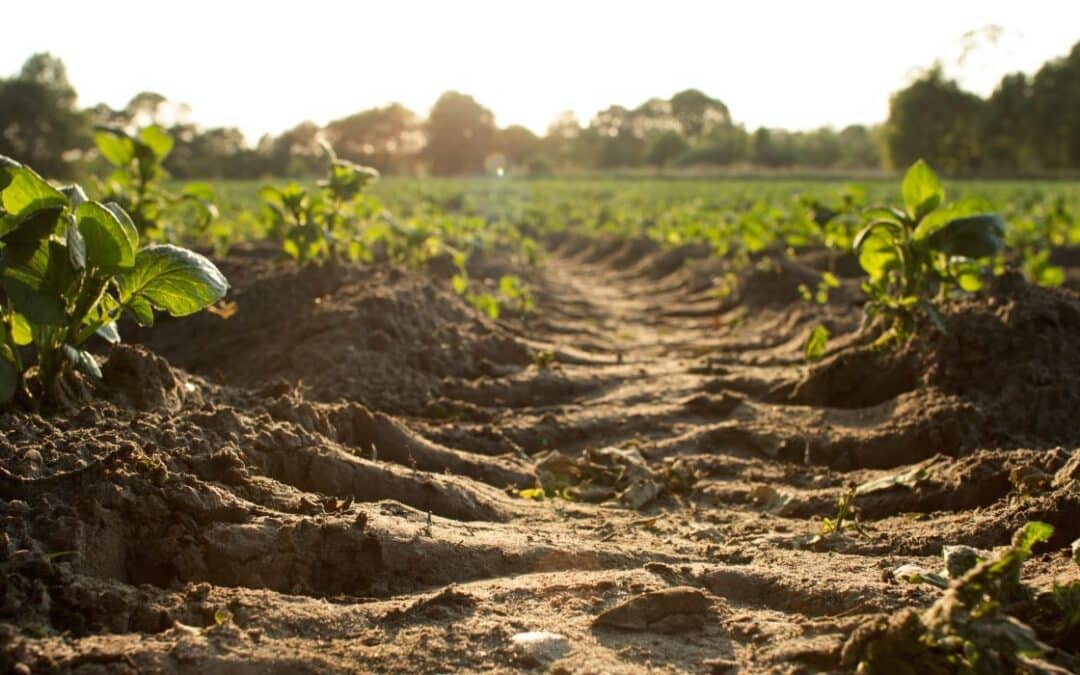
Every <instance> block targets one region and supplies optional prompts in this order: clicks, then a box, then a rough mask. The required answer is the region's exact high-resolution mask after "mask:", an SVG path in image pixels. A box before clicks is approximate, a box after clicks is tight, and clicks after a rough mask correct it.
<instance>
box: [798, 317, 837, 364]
mask: <svg viewBox="0 0 1080 675" xmlns="http://www.w3.org/2000/svg"><path fill="white" fill-rule="evenodd" d="M830 337H832V335H831V334H830V333H829V329H828V328H826V327H825V326H823V325H821V324H818V325H817V326H814V329H813V330H812V331H810V339H808V340H807V341H806V350H805V355H806V360H807V361H810V362H813V361H819V360H821V357H822V356H825V348H826V347H827V346H828V345H829V338H830Z"/></svg>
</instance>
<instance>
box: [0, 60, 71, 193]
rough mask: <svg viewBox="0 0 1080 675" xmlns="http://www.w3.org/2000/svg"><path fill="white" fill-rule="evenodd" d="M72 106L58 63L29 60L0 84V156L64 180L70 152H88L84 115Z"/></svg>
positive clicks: (67, 171) (66, 83)
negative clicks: (24, 163)
mask: <svg viewBox="0 0 1080 675" xmlns="http://www.w3.org/2000/svg"><path fill="white" fill-rule="evenodd" d="M75 101H76V94H75V88H74V87H72V86H71V83H70V82H68V77H67V69H66V68H65V67H64V63H63V62H62V61H61V60H60V59H58V58H56V57H55V56H52V55H50V54H34V55H33V56H31V57H30V58H29V59H27V61H26V63H25V64H24V65H23V67H22V70H21V71H20V72H19V74H18V75H16V76H15V77H13V78H10V79H6V80H0V154H4V155H8V156H11V157H16V158H18V159H20V160H22V161H24V162H26V163H28V164H30V165H31V166H34V167H36V168H37V169H38V170H39V171H40V172H42V173H44V174H47V175H51V176H56V177H58V178H67V177H70V176H71V174H72V171H73V168H72V165H71V160H72V159H73V157H72V153H73V152H75V151H78V150H82V149H85V148H87V147H89V131H88V125H87V116H86V115H85V114H84V113H82V112H81V111H79V110H78V109H77V108H76V107H75Z"/></svg>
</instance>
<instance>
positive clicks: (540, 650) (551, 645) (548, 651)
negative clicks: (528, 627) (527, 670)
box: [510, 631, 570, 666]
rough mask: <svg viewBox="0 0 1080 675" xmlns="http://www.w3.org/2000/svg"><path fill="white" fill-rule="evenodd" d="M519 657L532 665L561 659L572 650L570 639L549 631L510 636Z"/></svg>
mask: <svg viewBox="0 0 1080 675" xmlns="http://www.w3.org/2000/svg"><path fill="white" fill-rule="evenodd" d="M510 641H511V642H513V644H514V651H515V652H517V655H518V657H519V658H520V659H521V660H522V661H525V662H527V663H529V664H532V665H538V666H539V665H544V664H545V663H549V662H551V661H555V660H557V659H561V658H562V657H564V656H566V654H567V653H569V651H570V641H569V640H568V639H566V636H565V635H560V634H559V633H549V632H547V631H528V632H527V633H518V634H517V635H515V636H514V637H512V638H510Z"/></svg>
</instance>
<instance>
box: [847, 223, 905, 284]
mask: <svg viewBox="0 0 1080 675" xmlns="http://www.w3.org/2000/svg"><path fill="white" fill-rule="evenodd" d="M860 234H862V233H860ZM856 250H857V251H858V253H859V265H860V266H861V267H862V268H863V270H865V271H866V273H867V274H868V275H870V279H871V280H873V281H877V280H879V279H881V278H883V277H884V276H885V275H886V274H888V272H889V271H890V270H893V269H896V268H897V267H899V266H900V264H901V259H900V253H899V250H898V249H897V247H896V245H895V244H893V240H892V238H891V237H890V236H888V234H886V233H884V232H881V231H871V232H869V233H868V234H867V236H865V237H863V238H862V239H861V240H860V242H859V248H858V249H856Z"/></svg>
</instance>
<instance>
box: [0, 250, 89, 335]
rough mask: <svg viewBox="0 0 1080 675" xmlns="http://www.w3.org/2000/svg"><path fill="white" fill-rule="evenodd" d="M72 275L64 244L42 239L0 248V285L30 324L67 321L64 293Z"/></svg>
mask: <svg viewBox="0 0 1080 675" xmlns="http://www.w3.org/2000/svg"><path fill="white" fill-rule="evenodd" d="M72 278H73V272H72V269H71V262H70V260H69V259H68V256H67V250H66V247H65V246H64V245H63V244H60V243H58V242H55V241H48V240H45V241H41V242H39V243H38V244H37V245H36V246H32V247H17V248H16V247H12V246H8V247H6V248H5V249H3V258H2V261H0V287H3V289H4V292H5V293H7V295H8V297H9V298H10V299H11V301H12V302H13V303H14V306H15V309H16V310H17V311H18V312H19V313H21V314H22V315H24V316H25V317H26V318H27V319H28V320H29V321H30V323H31V324H43V325H50V326H63V325H65V324H66V323H67V315H66V312H65V309H64V301H63V296H64V293H65V292H66V291H67V289H68V288H69V286H70V285H71V281H72Z"/></svg>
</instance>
